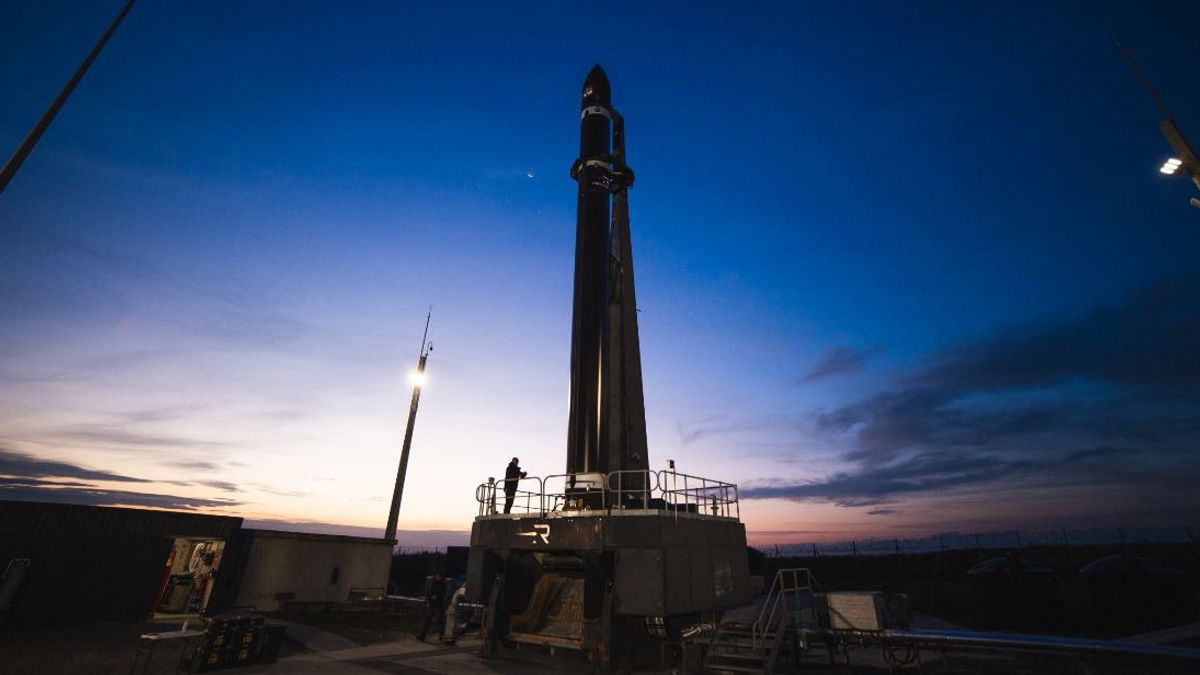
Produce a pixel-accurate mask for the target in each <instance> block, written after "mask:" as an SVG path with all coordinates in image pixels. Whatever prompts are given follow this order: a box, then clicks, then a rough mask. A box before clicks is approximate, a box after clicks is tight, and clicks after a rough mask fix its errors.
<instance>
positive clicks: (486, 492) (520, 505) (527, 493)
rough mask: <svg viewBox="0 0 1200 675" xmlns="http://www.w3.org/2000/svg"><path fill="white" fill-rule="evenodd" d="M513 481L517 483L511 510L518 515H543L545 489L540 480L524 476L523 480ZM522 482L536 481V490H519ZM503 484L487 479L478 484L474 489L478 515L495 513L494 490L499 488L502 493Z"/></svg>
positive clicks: (535, 477) (502, 482)
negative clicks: (477, 503)
mask: <svg viewBox="0 0 1200 675" xmlns="http://www.w3.org/2000/svg"><path fill="white" fill-rule="evenodd" d="M515 480H516V481H517V490H516V492H514V493H513V497H514V499H513V510H514V511H517V512H518V513H545V509H544V508H543V502H544V500H543V494H545V487H544V484H543V482H542V479H541V478H539V477H537V476H526V477H525V478H517V479H515ZM522 481H536V482H537V489H536V490H522V489H520V484H521V482H522ZM505 482H506V481H503V480H499V481H498V480H495V479H488V482H486V483H480V484H479V485H478V486H476V487H475V501H477V502H479V515H481V516H486V515H494V514H495V513H496V488H497V487H501V492H503V488H502V486H503V485H504V483H505ZM535 501H536V503H535ZM535 506H536V508H535Z"/></svg>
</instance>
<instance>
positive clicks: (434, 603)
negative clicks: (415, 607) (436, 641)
mask: <svg viewBox="0 0 1200 675" xmlns="http://www.w3.org/2000/svg"><path fill="white" fill-rule="evenodd" d="M445 604H446V580H445V579H444V578H442V575H441V574H434V575H433V578H432V579H430V580H429V584H428V585H427V586H426V587H425V607H424V611H425V625H423V626H422V627H421V633H420V634H419V635H417V639H418V640H420V641H421V642H424V641H425V636H426V635H429V627H430V624H433V623H436V624H437V631H438V635H439V636H440V635H441V634H442V628H443V623H442V622H443V621H444V619H445V614H443V611H444V610H445Z"/></svg>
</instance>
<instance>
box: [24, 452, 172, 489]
mask: <svg viewBox="0 0 1200 675" xmlns="http://www.w3.org/2000/svg"><path fill="white" fill-rule="evenodd" d="M0 475H4V476H9V477H12V478H77V479H80V480H103V481H113V482H118V483H149V482H150V481H148V480H146V479H144V478H135V477H133V476H124V475H121V474H117V473H112V472H110V471H97V470H94V469H87V468H84V467H81V466H79V465H77V464H70V463H68V462H55V461H50V460H44V459H36V458H34V457H31V456H29V455H26V454H24V453H20V452H15V451H13V450H8V449H5V448H0Z"/></svg>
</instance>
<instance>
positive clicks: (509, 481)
mask: <svg viewBox="0 0 1200 675" xmlns="http://www.w3.org/2000/svg"><path fill="white" fill-rule="evenodd" d="M524 477H525V472H524V471H522V470H521V460H520V458H518V457H513V458H512V461H511V462H509V463H508V468H506V469H505V470H504V512H505V513H509V512H511V511H512V505H513V500H514V499H516V498H517V481H519V480H521V479H522V478H524Z"/></svg>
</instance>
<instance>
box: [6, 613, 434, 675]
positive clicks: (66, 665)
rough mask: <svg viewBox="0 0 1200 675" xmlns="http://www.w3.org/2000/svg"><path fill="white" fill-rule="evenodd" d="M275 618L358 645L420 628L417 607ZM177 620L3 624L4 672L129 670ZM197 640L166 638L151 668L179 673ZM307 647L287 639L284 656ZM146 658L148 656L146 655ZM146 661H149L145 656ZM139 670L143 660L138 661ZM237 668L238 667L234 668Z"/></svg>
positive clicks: (49, 674) (45, 674) (40, 674)
mask: <svg viewBox="0 0 1200 675" xmlns="http://www.w3.org/2000/svg"><path fill="white" fill-rule="evenodd" d="M265 616H269V617H271V618H279V619H283V620H286V621H293V622H296V623H301V624H304V625H307V626H312V627H314V628H320V629H322V630H326V631H329V632H331V633H334V634H336V635H339V636H341V637H344V638H346V639H347V640H350V641H351V642H354V643H356V644H358V645H362V646H367V645H373V644H379V643H383V642H391V641H394V640H398V639H401V638H402V637H410V636H412V635H413V634H414V633H415V632H416V630H417V629H418V628H420V616H419V614H418V612H417V611H416V610H408V611H401V612H395V611H356V612H294V613H285V612H281V613H273V614H269V615H265ZM178 628H179V626H178V625H177V624H168V625H164V624H155V623H151V622H147V621H133V622H111V623H97V624H89V625H83V626H73V627H67V628H53V629H47V628H31V629H19V630H17V629H5V628H3V627H0V674H2V675H60V674H61V675H76V674H78V675H91V674H93V673H94V674H96V675H101V674H103V675H109V674H111V673H121V674H124V673H129V672H130V669H131V667H132V666H133V662H134V658H135V657H137V656H138V651H139V648H141V647H142V646H143V644H145V643H144V642H143V641H142V640H141V639H140V636H141V635H142V634H143V633H148V632H166V631H173V630H178ZM195 645H196V640H195V639H178V640H166V641H162V642H159V643H157V644H156V645H155V646H154V648H153V649H152V651H151V652H150V661H149V663H148V664H147V665H146V669H145V672H146V673H174V672H175V670H176V666H177V665H178V664H179V662H180V659H181V658H183V657H184V656H185V655H189V654H190V650H191V649H193V648H194V647H195ZM304 651H306V650H305V648H304V646H303V645H300V644H299V643H296V642H295V641H292V640H288V641H287V642H286V643H285V644H284V645H283V646H282V648H281V650H280V654H279V658H281V659H282V658H285V657H287V656H290V655H292V654H297V653H301V652H304ZM140 658H141V659H145V658H146V655H145V654H143V655H142V656H141V657H140ZM143 662H144V661H143ZM137 672H138V673H141V672H143V671H142V664H141V663H139V665H138V670H137ZM231 672H236V670H234V671H231Z"/></svg>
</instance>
